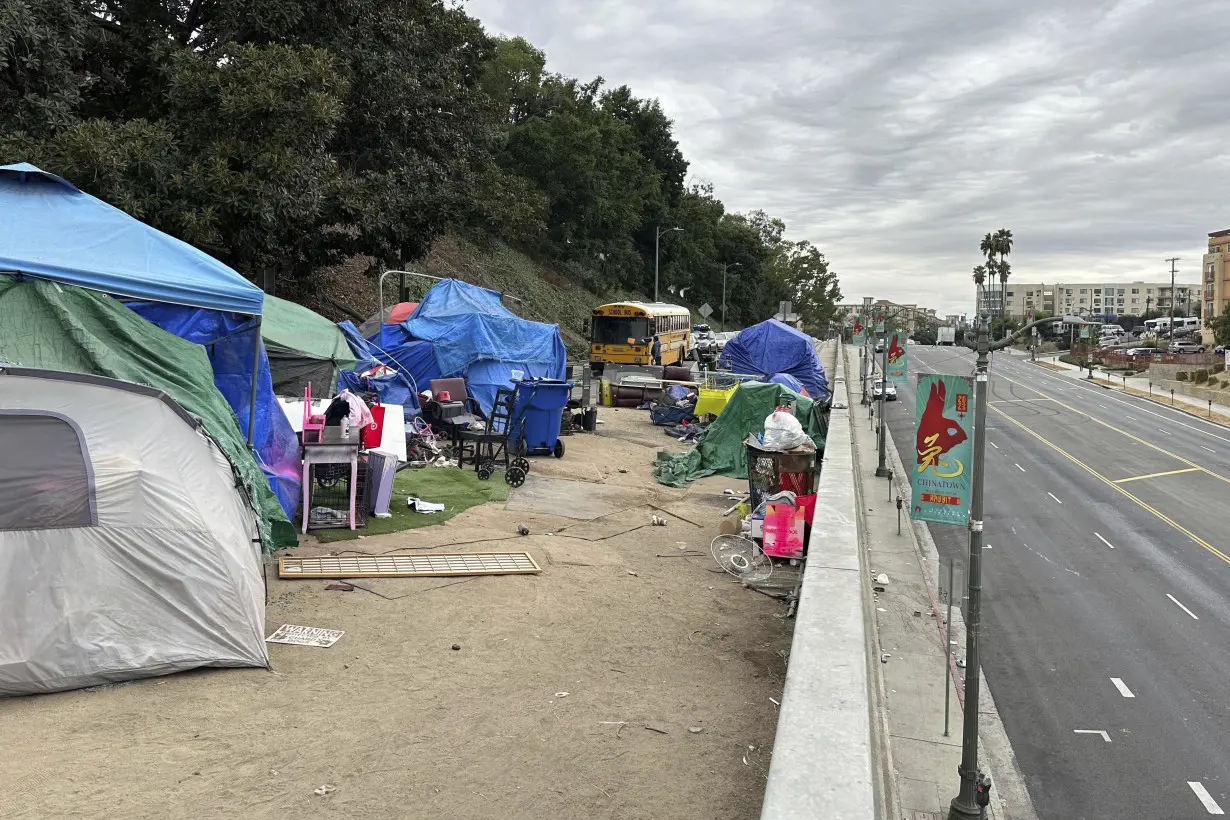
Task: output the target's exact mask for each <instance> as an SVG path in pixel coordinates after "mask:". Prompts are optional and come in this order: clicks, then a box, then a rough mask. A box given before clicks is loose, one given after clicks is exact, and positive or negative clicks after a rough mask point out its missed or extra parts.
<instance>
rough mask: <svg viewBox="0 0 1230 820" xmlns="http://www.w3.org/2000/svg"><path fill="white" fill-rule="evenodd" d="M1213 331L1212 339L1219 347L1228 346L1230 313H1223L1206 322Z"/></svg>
mask: <svg viewBox="0 0 1230 820" xmlns="http://www.w3.org/2000/svg"><path fill="white" fill-rule="evenodd" d="M1208 326H1209V327H1210V328H1211V329H1212V331H1213V339H1214V340H1215V341H1216V342H1217V344H1219V345H1230V312H1223V313H1222V314H1221V315H1220V316H1214V317H1213V318H1212V319H1210V320H1209V321H1208Z"/></svg>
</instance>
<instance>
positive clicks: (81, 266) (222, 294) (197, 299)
mask: <svg viewBox="0 0 1230 820" xmlns="http://www.w3.org/2000/svg"><path fill="white" fill-rule="evenodd" d="M0 271H13V272H15V273H18V274H20V275H22V276H24V277H29V278H37V279H47V280H50V281H53V282H59V283H64V284H70V285H77V286H80V287H83V288H87V289H89V290H94V291H100V292H102V293H106V294H109V295H111V296H117V297H127V298H128V299H129V300H131V301H130V302H129V306H130V307H132V308H133V309H134V310H136V311H137V312H138V313H140V314H141V315H142V316H143V317H144V318H145V319H147V320H148V321H150V322H152V323H153V324H156V325H158V326H159V327H162V328H163V329H164V330H167V331H169V332H171V333H173V334H175V335H176V336H179V337H181V338H183V339H187V340H188V341H191V342H196V343H197V344H201V345H204V346H205V347H206V351H207V353H209V356H210V362H211V363H212V365H213V372H214V385H215V386H216V387H217V388H218V390H219V392H221V393H222V395H223V396H224V397H225V398H226V400H227V403H228V404H229V405H230V407H231V409H232V411H234V413H235V416H236V420H237V422H238V424H239V427H240V429H241V431H242V432H243V434H244V436H245V437H246V439H247V441H248V443H249V444H250V445H251V446H252V447H253V449H254V450H255V453H256V458H257V462H258V463H259V464H260V466H261V468H262V470H263V471H264V473H265V475H266V477H267V478H268V480H269V484H270V486H271V488H272V489H273V491H274V493H275V494H276V495H277V497H278V501H279V503H280V505H281V507H282V509H283V511H284V512H285V513H286V515H287V517H288V518H289V517H290V516H293V515H294V511H295V509H296V507H297V505H298V497H299V478H298V449H297V444H296V441H297V440H296V438H295V433H294V430H293V429H291V426H290V423H289V422H288V421H287V420H286V417H285V416H284V414H283V413H282V411H281V408H280V407H279V405H278V403H277V400H276V398H274V395H273V387H272V382H271V380H270V377H269V365H268V359H267V357H266V355H265V350H264V345H263V344H262V343H261V340H260V331H259V323H260V318H259V317H260V315H261V311H262V307H263V304H264V297H265V294H264V293H263V292H262V291H261V289H260V288H258V287H257V286H256V285H253V284H252V283H251V282H249V281H248V280H247V279H244V278H243V276H241V275H240V274H238V273H237V272H235V271H234V270H232V269H231V268H229V267H227V266H226V265H224V264H222V263H221V262H219V261H218V260H216V259H214V258H213V257H211V256H209V255H208V254H206V253H204V252H202V251H199V250H197V249H196V248H194V247H192V246H191V245H189V244H187V243H185V242H181V241H180V240H178V239H176V238H174V237H172V236H169V235H167V234H164V233H162V232H161V231H159V230H157V229H155V228H151V227H150V226H149V225H146V224H144V223H143V222H141V221H139V220H137V219H134V218H133V217H131V216H129V215H128V214H126V213H124V212H123V211H121V210H119V209H118V208H115V207H112V206H111V205H108V204H107V203H105V202H103V201H102V200H100V199H97V198H96V197H93V196H90V195H89V194H87V193H84V192H83V191H81V190H79V189H78V188H77V187H76V186H74V185H73V184H72V183H70V182H68V181H67V180H65V179H63V178H61V177H58V176H56V175H55V174H49V173H47V172H45V171H42V170H40V169H39V168H37V167H36V166H34V165H30V164H29V163H24V162H23V163H17V164H15V165H3V166H0ZM247 317H257V318H256V319H255V320H252V319H250V318H247ZM253 345H257V346H259V347H257V348H256V349H254V347H253ZM121 352H122V351H121ZM254 363H255V364H256V368H255V369H254V368H253V364H254ZM253 396H255V398H256V401H255V402H252V401H251V397H253Z"/></svg>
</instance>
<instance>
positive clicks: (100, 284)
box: [0, 162, 265, 316]
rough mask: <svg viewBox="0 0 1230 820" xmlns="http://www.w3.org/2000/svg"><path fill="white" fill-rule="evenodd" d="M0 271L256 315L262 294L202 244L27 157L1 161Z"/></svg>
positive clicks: (158, 300)
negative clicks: (152, 223)
mask: <svg viewBox="0 0 1230 820" xmlns="http://www.w3.org/2000/svg"><path fill="white" fill-rule="evenodd" d="M0 225H3V234H4V237H3V241H2V242H0V270H3V271H16V272H20V273H26V274H30V275H32V276H37V277H39V278H42V279H50V280H51V281H53V282H64V283H67V284H70V285H79V286H81V287H83V288H89V289H90V290H96V291H101V292H102V293H110V294H112V295H114V296H127V297H130V298H133V299H148V300H150V301H155V302H163V303H173V304H178V305H195V306H197V307H203V308H214V309H217V310H228V311H234V312H235V313H243V314H248V315H251V316H259V315H260V312H261V306H262V304H263V302H264V298H265V294H264V293H262V292H261V289H260V288H258V287H257V286H256V285H254V284H252V283H251V282H249V281H248V280H247V279H244V278H243V277H242V276H240V275H239V274H238V273H237V272H235V271H234V270H232V269H231V268H229V267H227V266H226V265H224V264H222V263H221V262H219V261H218V260H217V259H214V258H213V257H211V256H210V255H209V254H207V253H205V252H204V251H201V250H197V249H196V248H194V247H192V246H191V245H189V244H187V243H186V242H181V241H180V240H178V239H176V238H175V237H173V236H169V235H168V234H165V233H163V232H162V231H159V230H157V229H155V228H151V227H150V226H149V225H146V224H145V223H143V222H141V221H140V220H138V219H135V218H133V217H131V216H129V215H128V214H126V213H124V212H123V211H121V210H119V209H118V208H115V207H113V206H111V205H108V204H107V203H106V202H103V201H102V200H100V199H96V198H94V197H92V196H90V195H89V194H87V193H83V192H82V191H80V190H78V189H77V188H76V187H74V186H73V184H72V183H70V182H68V181H66V180H64V179H62V178H61V177H58V176H56V175H55V174H49V173H47V172H46V171H41V170H39V169H38V168H37V167H35V166H33V165H30V164H29V163H26V162H20V163H17V164H16V165H0Z"/></svg>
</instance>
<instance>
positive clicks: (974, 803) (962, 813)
mask: <svg viewBox="0 0 1230 820" xmlns="http://www.w3.org/2000/svg"><path fill="white" fill-rule="evenodd" d="M1047 321H1050V320H1049V319H1037V320H1035V321H1032V322H1030V323H1029V324H1027V325H1025V326H1024V327H1022V328H1021V329H1020V330H1017V331H1015V332H1014V333H1011V334H1009V335H1007V336H1005V337H1004V338H1003V339H1001V340H999V341H998V342H992V341H991V329H990V327H989V321H988V319H987V317H985V316H983V317H980V319H979V321H978V338H977V347H976V348H975V349H976V350H977V351H978V359H977V363H976V364H975V376H974V379H975V382H974V472H973V486H972V487H971V490H970V505H969V557H968V559H967V566H968V573H967V575H968V577H969V589H968V593H967V594H968V596H969V598H968V600H969V604H968V614H967V615H966V618H965V713H964V716H963V725H962V732H961V763H960V765H959V766H957V772H958V774H960V776H961V789H960V791H959V792H958V794H957V796H956V797H954V798H953V799H952V803H951V804H950V805H949V807H948V820H980V818H981V817H982V809H983V807H985V806H986V805H987V803H988V801H989V799H990V790H991V781H990V780H989V779H988V778H987V777H986V775H984V774H983V773H982V772H980V771H978V697H979V689H980V687H981V679H980V675H981V671H980V669H981V667H980V666H979V651H980V642H979V638H980V637H981V632H982V547H983V544H982V538H983V535H982V530H983V521H982V516H983V485H984V483H985V480H984V467H985V464H986V441H987V436H986V429H987V394H988V392H989V390H988V388H989V386H990V384H989V382H990V364H991V359H990V355H989V354H990V353H991V351H993V350H1002V349H1003V348H1005V347H1007V346H1008V345H1010V344H1012V342H1013V340H1014V339H1016V337H1017V336H1018V335H1020V334H1022V333H1025V332H1026V331H1029V330H1032V329H1033V328H1034V327H1036V326H1038V325H1040V324H1042V323H1043V322H1047Z"/></svg>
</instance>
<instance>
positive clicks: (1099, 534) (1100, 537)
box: [1094, 532, 1115, 549]
mask: <svg viewBox="0 0 1230 820" xmlns="http://www.w3.org/2000/svg"><path fill="white" fill-rule="evenodd" d="M1094 535H1096V536H1097V537H1098V540H1099V541H1101V542H1102V543H1103V544H1105V545H1106V546H1108V547H1110V548H1111V549H1114V548H1115V545H1114V544H1112V543H1110V542H1109V541H1107V540H1106V539H1105V538H1103V537H1102V534H1101V533H1097V532H1095V533H1094Z"/></svg>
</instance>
